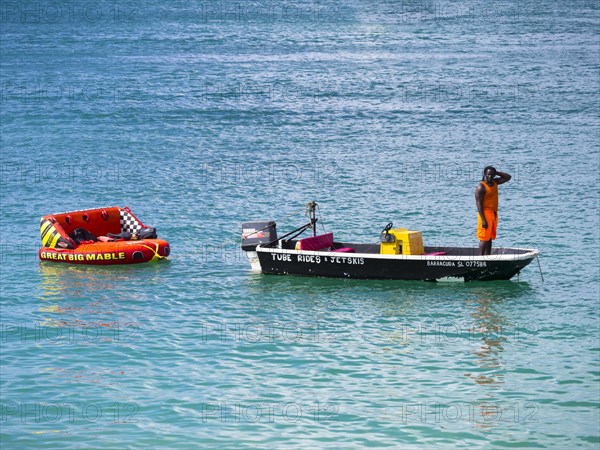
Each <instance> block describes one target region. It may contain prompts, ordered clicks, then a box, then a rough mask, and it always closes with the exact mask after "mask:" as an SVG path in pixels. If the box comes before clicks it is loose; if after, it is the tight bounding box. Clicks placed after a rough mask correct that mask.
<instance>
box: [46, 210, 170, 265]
mask: <svg viewBox="0 0 600 450" xmlns="http://www.w3.org/2000/svg"><path fill="white" fill-rule="evenodd" d="M77 228H84V229H86V230H87V231H89V232H90V233H91V234H93V235H95V236H106V235H107V234H108V233H113V234H119V233H122V232H124V231H126V232H129V233H131V234H133V235H137V233H138V232H139V231H140V230H141V229H142V228H146V227H145V226H144V224H142V222H141V221H140V220H139V219H138V218H137V217H135V216H134V215H133V213H132V212H131V211H130V210H129V208H127V207H124V208H119V207H116V206H114V207H109V208H97V209H88V210H82V211H70V212H65V213H59V214H49V215H47V216H44V217H42V219H41V221H40V237H41V238H42V245H43V247H42V248H40V250H39V252H38V255H39V258H40V260H42V261H51V262H62V263H69V264H93V265H113V264H138V263H144V262H148V261H159V260H162V259H164V258H166V257H168V256H169V254H170V251H171V249H170V246H169V243H168V242H167V241H165V240H163V239H140V240H116V241H109V242H101V241H98V242H88V243H80V244H77V243H76V242H75V241H74V240H73V239H72V238H71V237H70V236H69V234H70V233H72V232H73V230H75V229H77Z"/></svg>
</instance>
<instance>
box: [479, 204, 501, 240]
mask: <svg viewBox="0 0 600 450" xmlns="http://www.w3.org/2000/svg"><path fill="white" fill-rule="evenodd" d="M483 215H484V216H485V220H486V221H487V224H488V226H487V228H483V227H482V226H481V216H480V215H479V213H477V239H479V240H480V241H489V240H490V239H496V227H497V226H498V213H497V212H495V211H494V210H492V209H484V210H483Z"/></svg>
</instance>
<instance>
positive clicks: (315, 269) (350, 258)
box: [256, 246, 538, 281]
mask: <svg viewBox="0 0 600 450" xmlns="http://www.w3.org/2000/svg"><path fill="white" fill-rule="evenodd" d="M460 250H461V253H463V254H462V255H456V256H452V255H447V256H446V255H435V256H429V255H411V256H405V255H380V254H372V253H336V252H324V251H320V252H310V251H309V252H305V251H298V250H288V249H279V248H268V247H265V248H263V247H260V246H259V247H257V249H256V253H257V256H258V259H259V261H260V267H261V271H262V272H263V273H265V274H282V275H283V274H294V275H308V276H318V277H337V278H356V279H375V280H424V281H446V280H447V281H476V280H479V281H492V280H509V279H511V278H512V277H513V276H515V275H516V274H517V273H519V272H520V271H521V270H522V269H523V268H524V267H525V266H527V265H528V264H529V263H530V262H531V261H532V260H533V258H534V257H536V256H537V255H538V252H537V250H530V249H526V250H523V249H497V250H496V252H497V253H496V254H492V255H489V256H478V255H473V254H469V253H473V251H472V250H473V249H460Z"/></svg>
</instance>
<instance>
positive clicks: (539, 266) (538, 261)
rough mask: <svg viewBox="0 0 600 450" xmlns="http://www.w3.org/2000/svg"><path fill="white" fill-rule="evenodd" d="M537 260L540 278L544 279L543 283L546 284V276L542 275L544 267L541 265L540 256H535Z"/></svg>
mask: <svg viewBox="0 0 600 450" xmlns="http://www.w3.org/2000/svg"><path fill="white" fill-rule="evenodd" d="M535 259H537V263H538V268H539V269H540V276H541V277H542V283H543V282H544V275H543V274H542V265H541V264H540V255H539V254H537V255H535Z"/></svg>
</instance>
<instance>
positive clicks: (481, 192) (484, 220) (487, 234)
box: [475, 166, 512, 255]
mask: <svg viewBox="0 0 600 450" xmlns="http://www.w3.org/2000/svg"><path fill="white" fill-rule="evenodd" d="M496 176H498V177H499V178H496ZM511 178H512V177H511V176H510V175H509V174H507V173H504V172H498V171H496V169H495V168H494V167H492V166H487V167H486V168H485V169H483V178H482V180H481V183H479V186H477V189H475V202H476V203H477V212H478V214H477V239H479V254H480V255H489V254H490V253H492V240H493V239H496V227H497V225H498V185H499V184H503V183H506V182H507V181H508V180H510V179H511Z"/></svg>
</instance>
